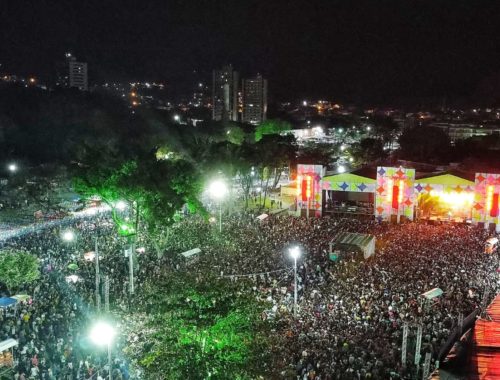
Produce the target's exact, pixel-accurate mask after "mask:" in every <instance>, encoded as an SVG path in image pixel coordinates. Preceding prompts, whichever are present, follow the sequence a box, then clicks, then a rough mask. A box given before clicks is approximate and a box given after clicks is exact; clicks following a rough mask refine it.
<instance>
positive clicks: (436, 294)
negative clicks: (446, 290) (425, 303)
mask: <svg viewBox="0 0 500 380" xmlns="http://www.w3.org/2000/svg"><path fill="white" fill-rule="evenodd" d="M441 294H443V291H442V290H441V289H439V288H434V289H431V290H429V291H427V292H425V293H422V294H421V295H422V297H425V298H427V299H428V300H431V299H433V298H436V297H439V296H440V295H441Z"/></svg>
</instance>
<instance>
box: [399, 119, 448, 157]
mask: <svg viewBox="0 0 500 380" xmlns="http://www.w3.org/2000/svg"><path fill="white" fill-rule="evenodd" d="M399 145H400V150H399V155H400V156H401V158H403V159H406V160H413V161H422V162H436V161H438V162H439V161H441V160H444V159H446V158H447V157H448V155H449V153H450V148H451V144H450V138H449V137H448V135H447V134H446V133H445V132H443V131H442V130H441V129H439V128H433V127H415V128H410V129H406V130H405V131H404V132H403V134H402V135H401V137H400V138H399Z"/></svg>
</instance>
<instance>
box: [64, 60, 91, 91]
mask: <svg viewBox="0 0 500 380" xmlns="http://www.w3.org/2000/svg"><path fill="white" fill-rule="evenodd" d="M69 87H76V88H78V89H79V90H81V91H88V89H89V83H88V76H87V62H77V61H76V59H75V58H74V57H73V59H72V60H70V61H69Z"/></svg>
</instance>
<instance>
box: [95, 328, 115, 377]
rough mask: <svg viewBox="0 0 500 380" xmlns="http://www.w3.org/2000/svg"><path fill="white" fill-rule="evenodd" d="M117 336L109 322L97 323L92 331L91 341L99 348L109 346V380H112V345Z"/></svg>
mask: <svg viewBox="0 0 500 380" xmlns="http://www.w3.org/2000/svg"><path fill="white" fill-rule="evenodd" d="M115 335H116V331H115V329H114V327H113V326H111V325H110V324H109V323H108V322H104V321H99V322H97V323H96V324H95V325H94V326H93V327H92V330H91V331H90V340H91V341H92V342H93V343H94V344H96V345H98V346H108V366H109V372H108V373H109V380H112V363H111V343H112V342H113V338H114V337H115Z"/></svg>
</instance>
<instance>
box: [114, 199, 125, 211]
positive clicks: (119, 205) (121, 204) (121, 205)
mask: <svg viewBox="0 0 500 380" xmlns="http://www.w3.org/2000/svg"><path fill="white" fill-rule="evenodd" d="M115 207H116V208H117V209H118V210H120V211H123V210H125V209H126V208H127V203H126V202H125V201H121V200H120V201H118V202H116V204H115Z"/></svg>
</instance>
